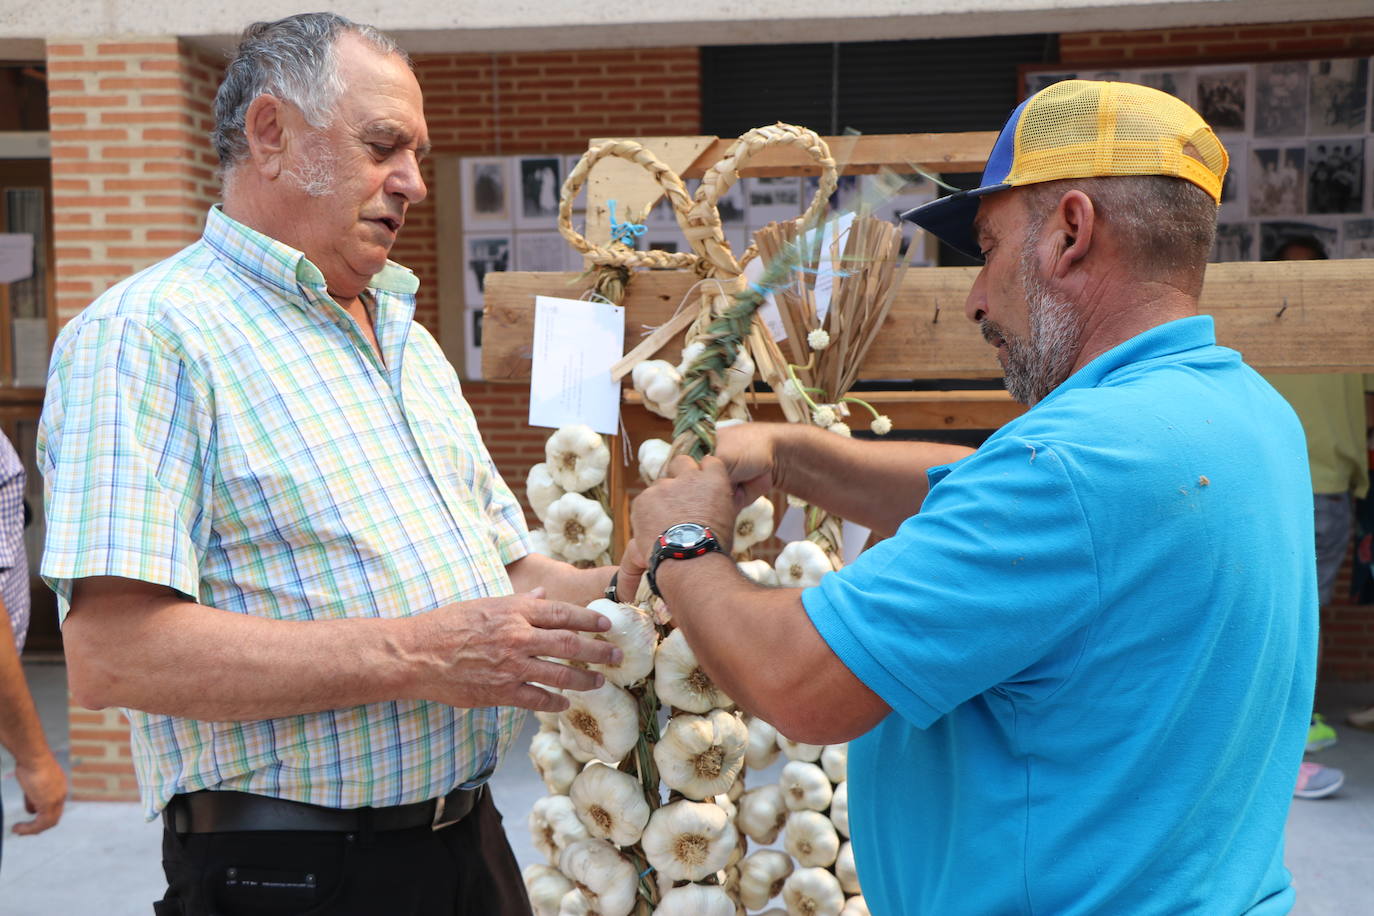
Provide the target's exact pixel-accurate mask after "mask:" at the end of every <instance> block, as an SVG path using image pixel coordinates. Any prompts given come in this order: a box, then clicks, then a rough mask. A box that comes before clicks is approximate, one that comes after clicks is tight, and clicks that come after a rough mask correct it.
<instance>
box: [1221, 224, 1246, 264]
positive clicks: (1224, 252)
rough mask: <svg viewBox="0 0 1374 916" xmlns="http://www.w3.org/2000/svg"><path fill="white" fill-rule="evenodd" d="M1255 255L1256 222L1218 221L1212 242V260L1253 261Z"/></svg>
mask: <svg viewBox="0 0 1374 916" xmlns="http://www.w3.org/2000/svg"><path fill="white" fill-rule="evenodd" d="M1254 257H1255V225H1254V223H1217V235H1216V238H1215V239H1214V240H1213V242H1212V257H1211V259H1210V260H1212V261H1252V260H1254Z"/></svg>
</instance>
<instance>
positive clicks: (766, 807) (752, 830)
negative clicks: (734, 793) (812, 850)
mask: <svg viewBox="0 0 1374 916" xmlns="http://www.w3.org/2000/svg"><path fill="white" fill-rule="evenodd" d="M738 806H739V812H738V813H737V814H736V815H735V825H736V826H738V827H739V829H740V830H742V831H744V834H745V836H747V837H749V839H751V840H753V841H754V842H756V843H761V844H763V845H764V846H767V845H768V844H769V843H772V842H773V841H774V840H776V839H777V838H778V832H779V831H781V830H782V828H783V825H785V824H786V823H787V805H786V804H784V803H783V800H782V789H780V788H778V786H777V784H776V783H770V784H769V785H766V786H759V787H758V788H757V789H750V790H749V791H747V792H745V793H744V794H743V795H741V796H740V800H739V802H738Z"/></svg>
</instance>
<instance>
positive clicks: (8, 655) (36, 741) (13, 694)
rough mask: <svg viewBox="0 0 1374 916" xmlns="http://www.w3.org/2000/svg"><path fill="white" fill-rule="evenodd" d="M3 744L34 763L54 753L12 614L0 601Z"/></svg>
mask: <svg viewBox="0 0 1374 916" xmlns="http://www.w3.org/2000/svg"><path fill="white" fill-rule="evenodd" d="M0 617H3V618H4V621H5V623H4V625H3V626H0V745H4V747H5V749H6V750H8V751H9V752H10V753H11V754H13V755H14V759H15V760H17V761H18V762H19V763H21V764H24V763H31V762H33V761H35V760H37V759H40V758H43V757H46V756H51V754H52V751H51V750H50V749H49V747H48V739H47V737H46V736H44V734H43V723H42V722H41V720H40V719H39V718H38V710H37V709H36V708H35V707H34V705H33V696H32V695H31V694H30V693H29V684H28V681H27V680H26V679H25V678H24V666H23V664H22V663H21V662H20V660H19V650H18V649H16V648H15V645H14V633H13V631H12V630H11V629H10V620H9V614H8V613H7V612H6V610H5V607H4V605H3V604H0Z"/></svg>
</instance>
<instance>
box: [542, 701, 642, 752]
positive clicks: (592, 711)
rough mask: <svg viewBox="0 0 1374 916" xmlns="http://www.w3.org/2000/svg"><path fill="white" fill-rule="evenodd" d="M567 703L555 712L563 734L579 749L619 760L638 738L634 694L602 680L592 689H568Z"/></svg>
mask: <svg viewBox="0 0 1374 916" xmlns="http://www.w3.org/2000/svg"><path fill="white" fill-rule="evenodd" d="M563 695H564V696H565V697H567V698H568V703H569V704H571V705H569V706H568V708H567V709H565V710H563V712H561V713H559V717H560V719H561V723H562V724H565V725H567V735H568V736H569V737H571V738H572V740H573V742H574V743H576V745H577V747H578V749H580V750H581V751H582V752H583V753H587V754H591V755H592V756H593V757H595V758H596V759H598V760H605V761H608V762H610V763H619V762H620V761H621V759H623V758H624V756H625V755H626V754H628V753H629V752H630V749H631V748H633V747H634V746H635V744H636V742H638V741H639V706H638V704H636V703H635V698H634V697H632V696H630V695H629V694H628V693H626V692H625V689H624V688H623V687H617V686H616V685H615V684H612V683H611V682H610V681H606V682H605V683H603V684H602V685H601V686H600V687H598V688H596V689H595V690H568V691H565V692H564V694H563Z"/></svg>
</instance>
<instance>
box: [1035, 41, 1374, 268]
mask: <svg viewBox="0 0 1374 916" xmlns="http://www.w3.org/2000/svg"><path fill="white" fill-rule="evenodd" d="M1372 71H1374V66H1371V59H1370V58H1369V57H1348V58H1324V59H1317V60H1291V61H1265V62H1257V63H1249V64H1246V63H1241V64H1213V65H1207V66H1199V67H1193V68H1170V69H1152V70H1124V69H1123V70H1115V71H1106V70H1099V71H1085V72H1064V71H1062V70H1055V71H1044V72H1040V71H1030V72H1027V73H1026V74H1025V81H1024V86H1023V89H1024V91H1025V92H1034V91H1036V90H1038V89H1041V88H1043V87H1044V86H1046V85H1050V84H1052V83H1054V82H1057V81H1059V80H1062V79H1074V78H1082V79H1114V80H1121V81H1125V82H1135V83H1141V84H1143V85H1147V86H1153V87H1155V88H1157V89H1160V90H1163V91H1165V92H1169V93H1171V94H1172V95H1175V96H1177V97H1178V98H1180V99H1183V100H1184V101H1186V102H1188V103H1189V104H1191V105H1193V106H1194V107H1195V108H1196V109H1197V111H1198V113H1199V114H1200V115H1202V118H1203V120H1205V121H1206V122H1207V123H1208V124H1209V125H1211V127H1212V129H1213V130H1214V131H1216V133H1217V136H1218V138H1219V139H1220V140H1221V142H1222V144H1223V145H1224V146H1225V147H1226V151H1227V154H1228V155H1229V156H1230V167H1229V169H1228V170H1227V174H1226V178H1225V181H1224V182H1223V185H1222V192H1221V207H1220V209H1219V210H1218V213H1217V236H1216V243H1215V245H1214V247H1213V252H1212V254H1213V257H1212V260H1214V261H1237V260H1260V259H1264V258H1268V257H1273V256H1274V254H1275V253H1276V251H1277V250H1279V249H1281V248H1282V246H1283V244H1284V243H1285V240H1289V239H1291V238H1293V237H1295V236H1303V237H1305V238H1307V239H1311V240H1315V241H1317V242H1318V243H1320V244H1321V246H1322V248H1323V249H1324V250H1325V251H1326V253H1327V254H1328V255H1329V256H1330V257H1333V258H1334V257H1345V258H1358V257H1374V187H1371V185H1374V72H1372Z"/></svg>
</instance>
